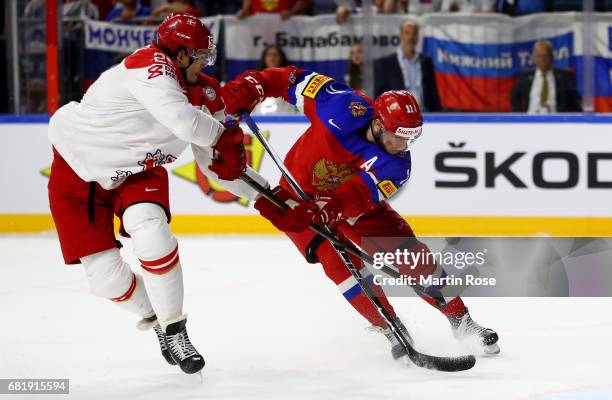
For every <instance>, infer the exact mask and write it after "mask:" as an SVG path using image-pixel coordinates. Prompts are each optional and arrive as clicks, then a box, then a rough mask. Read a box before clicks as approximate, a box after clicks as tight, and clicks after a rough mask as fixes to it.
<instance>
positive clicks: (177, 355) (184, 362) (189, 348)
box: [165, 318, 204, 374]
mask: <svg viewBox="0 0 612 400" xmlns="http://www.w3.org/2000/svg"><path fill="white" fill-rule="evenodd" d="M186 323H187V320H186V319H184V318H183V319H182V320H180V321H177V322H174V323H172V324H170V325H168V326H167V327H166V333H165V341H166V346H167V348H168V351H169V353H170V355H171V356H172V358H173V359H174V361H175V362H176V363H177V364H178V365H179V367H180V368H181V369H182V370H183V372H184V373H186V374H195V373H196V372H199V371H200V370H201V369H202V368H204V357H202V355H200V353H198V351H197V350H196V349H195V347H193V345H192V344H191V341H190V340H189V336H188V335H187V328H186V327H185V325H186Z"/></svg>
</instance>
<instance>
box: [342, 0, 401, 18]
mask: <svg viewBox="0 0 612 400" xmlns="http://www.w3.org/2000/svg"><path fill="white" fill-rule="evenodd" d="M398 11H401V8H400V2H398V1H395V0H373V1H372V12H373V13H375V14H389V13H395V12H398ZM359 12H361V1H359V0H338V8H336V22H337V23H338V24H343V23H345V22H346V20H347V19H348V18H349V17H350V15H351V14H357V13H359Z"/></svg>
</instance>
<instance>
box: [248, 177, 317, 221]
mask: <svg viewBox="0 0 612 400" xmlns="http://www.w3.org/2000/svg"><path fill="white" fill-rule="evenodd" d="M272 193H274V195H275V196H276V197H277V198H278V199H279V200H281V201H283V202H284V203H285V204H287V206H288V208H287V209H286V210H284V211H283V210H281V209H280V208H278V207H277V206H275V205H274V204H273V203H271V202H270V201H269V200H268V199H266V198H265V197H260V198H259V199H257V201H256V202H255V205H254V206H255V209H256V210H257V211H259V213H260V214H261V216H262V217H264V218H266V219H267V220H268V221H270V222H272V225H274V226H275V227H276V229H278V230H280V231H283V232H302V231H303V230H305V229H306V228H308V226H309V225H310V222H311V221H312V214H313V211H314V210H316V206H314V204H312V203H306V202H298V201H297V200H295V199H294V198H293V197H292V196H291V193H290V192H288V191H287V190H285V189H283V188H282V187H280V186H277V187H275V188H274V189H273V190H272Z"/></svg>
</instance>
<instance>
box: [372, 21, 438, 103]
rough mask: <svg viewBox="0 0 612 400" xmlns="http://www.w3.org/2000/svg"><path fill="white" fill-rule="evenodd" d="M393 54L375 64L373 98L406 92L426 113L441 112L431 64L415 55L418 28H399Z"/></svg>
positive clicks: (410, 23) (409, 24) (406, 23)
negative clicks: (395, 92)
mask: <svg viewBox="0 0 612 400" xmlns="http://www.w3.org/2000/svg"><path fill="white" fill-rule="evenodd" d="M399 37H400V45H399V47H398V48H397V49H396V51H395V52H394V53H393V54H391V55H388V56H386V57H383V58H380V59H378V60H376V61H375V62H374V96H375V97H378V96H380V95H381V94H382V93H383V92H386V91H389V90H404V89H405V90H409V91H410V92H412V94H413V95H414V96H415V97H416V99H417V101H418V102H419V106H420V107H421V109H422V110H426V111H441V109H442V106H441V105H440V96H439V95H438V88H437V87H436V78H435V76H434V67H433V61H432V60H431V58H430V57H425V56H424V55H422V54H420V53H419V52H418V51H417V44H418V42H419V27H418V25H417V24H416V23H415V22H413V21H411V20H406V21H404V22H402V23H401V24H400V35H399Z"/></svg>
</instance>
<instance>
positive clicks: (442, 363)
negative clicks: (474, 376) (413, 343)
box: [408, 348, 476, 372]
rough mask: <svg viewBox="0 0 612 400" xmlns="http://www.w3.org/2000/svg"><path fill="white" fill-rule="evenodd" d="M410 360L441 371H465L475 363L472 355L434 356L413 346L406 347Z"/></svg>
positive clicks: (420, 365) (418, 364)
mask: <svg viewBox="0 0 612 400" xmlns="http://www.w3.org/2000/svg"><path fill="white" fill-rule="evenodd" d="M408 350H409V351H408V357H409V358H410V360H411V361H412V362H413V363H414V364H415V365H416V366H419V367H421V368H427V369H433V370H436V371H443V372H458V371H465V370H468V369H470V368H472V367H473V366H474V365H476V357H474V356H472V355H467V356H460V357H436V356H430V355H428V354H423V353H419V352H418V351H416V350H414V349H413V348H409V349H408Z"/></svg>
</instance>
